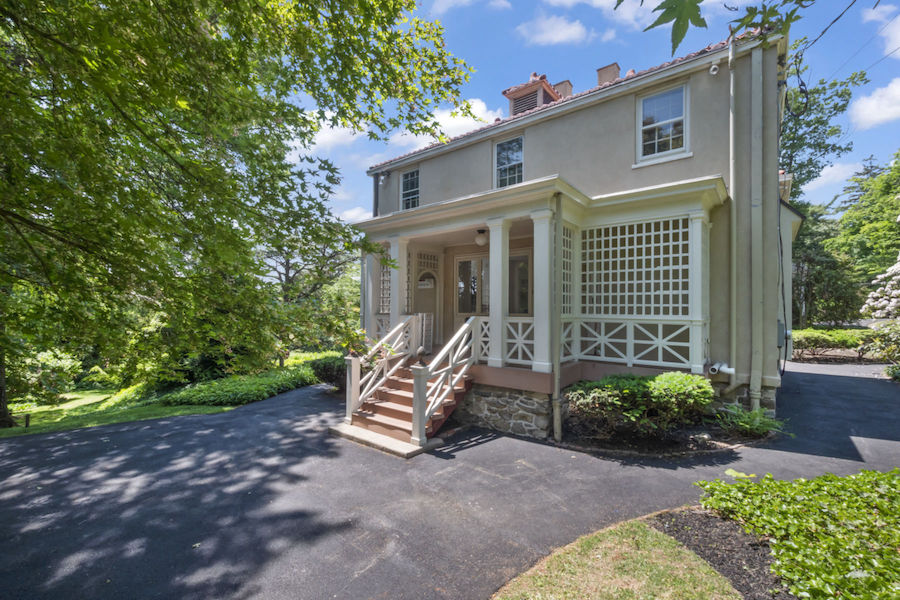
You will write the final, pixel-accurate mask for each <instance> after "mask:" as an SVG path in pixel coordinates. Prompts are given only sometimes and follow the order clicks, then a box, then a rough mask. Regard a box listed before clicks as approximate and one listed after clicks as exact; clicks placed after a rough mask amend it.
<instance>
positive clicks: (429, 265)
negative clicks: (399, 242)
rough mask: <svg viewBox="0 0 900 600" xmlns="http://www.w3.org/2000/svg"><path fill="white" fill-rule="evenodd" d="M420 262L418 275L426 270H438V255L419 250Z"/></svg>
mask: <svg viewBox="0 0 900 600" xmlns="http://www.w3.org/2000/svg"><path fill="white" fill-rule="evenodd" d="M416 259H417V263H418V270H417V271H416V274H417V275H421V274H422V273H423V272H425V271H431V272H432V273H435V274H437V272H438V255H437V254H432V253H431V252H419V253H418V255H417V256H416Z"/></svg>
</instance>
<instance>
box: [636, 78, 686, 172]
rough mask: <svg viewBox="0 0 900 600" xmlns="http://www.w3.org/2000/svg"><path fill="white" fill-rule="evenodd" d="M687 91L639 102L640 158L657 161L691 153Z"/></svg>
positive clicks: (677, 89) (670, 92)
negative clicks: (688, 143)
mask: <svg viewBox="0 0 900 600" xmlns="http://www.w3.org/2000/svg"><path fill="white" fill-rule="evenodd" d="M686 114H687V89H686V88H685V86H683V85H682V86H679V87H677V88H673V89H670V90H666V91H665V92H662V93H659V94H655V95H653V96H647V97H645V98H640V99H639V100H638V127H639V135H638V143H639V148H638V156H639V157H640V158H641V159H646V158H656V157H660V156H667V155H670V154H679V153H683V152H686V151H687V137H686V136H687V134H686V129H687V127H686V118H685V115H686Z"/></svg>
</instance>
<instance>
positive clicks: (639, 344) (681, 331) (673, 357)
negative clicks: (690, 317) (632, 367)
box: [634, 323, 691, 367]
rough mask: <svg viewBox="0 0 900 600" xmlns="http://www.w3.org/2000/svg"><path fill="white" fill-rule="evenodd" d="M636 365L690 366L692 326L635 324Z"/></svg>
mask: <svg viewBox="0 0 900 600" xmlns="http://www.w3.org/2000/svg"><path fill="white" fill-rule="evenodd" d="M634 363H635V364H648V365H649V364H653V365H661V366H679V367H686V366H690V364H691V328H690V326H689V325H681V324H678V323H634Z"/></svg>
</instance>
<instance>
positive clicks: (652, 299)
mask: <svg viewBox="0 0 900 600" xmlns="http://www.w3.org/2000/svg"><path fill="white" fill-rule="evenodd" d="M786 47H787V41H786V40H785V39H784V38H776V39H774V40H773V39H770V40H769V43H768V45H764V44H762V43H761V42H760V41H759V40H757V39H754V38H752V37H749V38H745V39H743V40H737V41H735V42H734V43H727V42H723V43H719V44H715V45H712V46H709V47H707V48H704V49H703V50H700V51H699V52H695V53H693V54H689V55H687V56H685V57H683V58H679V59H676V60H673V61H671V62H667V63H664V64H662V65H660V66H658V67H654V68H652V69H648V70H646V71H642V72H639V73H635V72H633V71H629V72H628V73H627V74H625V75H624V76H620V73H619V67H618V65H616V64H613V65H609V66H607V67H604V68H602V69H598V71H597V78H598V81H597V86H596V87H593V88H591V89H588V90H586V91H583V92H580V93H574V94H573V93H572V86H571V84H570V83H569V82H568V81H563V82H562V83H557V84H551V83H550V81H549V80H548V79H547V78H546V77H545V76H543V75H541V76H537V75H532V76H531V78H530V79H529V80H528V81H526V82H525V83H522V84H519V85H515V86H513V87H510V88H508V89H506V90H505V91H504V92H503V94H504V96H505V97H506V98H507V99H508V100H509V107H510V114H509V116H508V117H507V118H504V119H498V120H497V121H496V122H494V123H489V124H486V125H484V126H483V127H481V128H480V129H476V130H475V131H472V132H470V133H467V134H465V135H461V136H459V137H456V138H454V139H452V140H450V141H448V142H446V143H440V144H435V145H432V146H429V147H427V148H424V149H422V150H418V151H415V152H412V153H409V154H406V155H404V156H400V157H397V158H395V159H393V160H390V161H387V162H385V163H382V164H379V165H376V166H374V167H372V168H371V169H370V170H369V171H368V174H369V175H371V176H372V178H373V181H374V217H373V218H372V219H370V220H368V221H365V222H363V223H360V224H359V227H360V228H361V229H362V230H363V231H364V232H366V233H367V234H368V235H369V236H370V238H371V239H372V240H374V241H376V242H380V243H382V244H383V245H384V247H385V249H386V252H387V254H388V255H389V256H390V257H391V259H392V260H393V265H390V266H388V265H383V264H382V263H381V262H380V261H379V260H378V258H377V257H375V256H367V257H364V260H363V263H364V264H363V283H362V298H363V300H362V314H363V326H364V327H365V329H366V330H367V332H368V333H369V335H370V337H371V338H372V340H373V343H374V342H375V341H376V340H381V341H380V342H379V343H378V344H376V345H375V346H373V350H372V352H370V353H369V356H367V357H364V358H362V359H358V358H354V357H348V365H349V367H350V368H349V369H348V392H347V394H348V395H347V423H346V424H345V425H344V426H343V428H344V429H345V430H347V431H352V430H356V431H357V433H358V432H359V429H360V428H362V429H366V430H367V431H369V432H373V433H375V434H378V435H387V436H391V437H394V438H397V439H401V440H404V441H406V442H411V443H412V444H413V445H414V446H422V445H424V444H425V442H426V439H427V437H430V436H432V435H433V434H434V433H435V432H436V431H437V429H438V428H439V427H440V425H441V424H442V422H443V420H444V419H445V418H446V417H447V415H448V414H449V412H450V410H452V409H453V408H456V409H457V411H458V414H460V415H462V416H463V418H465V419H468V420H471V421H474V422H476V423H480V424H483V425H486V426H489V427H493V428H496V429H500V430H505V431H511V432H513V433H519V434H524V435H532V436H537V437H542V436H547V435H550V434H555V435H557V436H559V434H560V426H561V425H560V424H561V420H562V419H563V418H564V413H565V405H564V402H561V393H560V390H562V389H563V388H565V387H566V386H567V385H569V384H570V383H572V382H575V381H577V380H580V379H593V378H599V377H601V376H602V375H604V374H608V373H616V372H637V373H656V372H660V371H664V370H673V369H677V370H685V371H690V372H693V373H701V374H706V375H708V376H709V377H710V378H712V380H713V382H714V383H716V384H717V388H718V389H719V390H720V394H721V396H722V398H723V399H724V400H725V401H736V400H742V401H743V402H744V403H745V404H746V405H747V406H754V407H755V406H763V407H765V408H768V409H773V408H774V403H775V391H776V389H777V388H778V387H779V385H780V383H781V378H780V376H779V358H780V357H782V356H783V355H784V352H785V350H786V348H785V344H786V341H785V324H786V323H790V322H791V315H790V310H791V303H790V297H789V294H790V290H791V282H790V276H791V270H790V255H791V241H792V239H793V236H794V235H795V234H796V230H797V227H799V223H800V218H799V216H798V215H797V214H796V212H795V211H793V210H792V209H791V208H790V207H789V206H788V205H787V204H786V203H785V201H784V199H783V196H784V194H783V193H782V192H783V187H784V186H783V183H784V182H783V181H780V179H779V171H778V131H779V126H780V122H781V116H782V110H783V109H782V103H783V99H784V93H783V92H784V60H785V51H786ZM420 347H424V348H425V352H424V353H423V354H424V356H422V357H421V359H420V360H416V358H417V357H416V356H415V355H416V351H417V350H418V349H419V348H420ZM360 362H362V365H363V366H362V371H361V370H360Z"/></svg>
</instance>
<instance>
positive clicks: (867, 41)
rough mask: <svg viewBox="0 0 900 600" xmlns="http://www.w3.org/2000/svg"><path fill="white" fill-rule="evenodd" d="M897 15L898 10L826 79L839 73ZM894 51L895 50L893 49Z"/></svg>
mask: <svg viewBox="0 0 900 600" xmlns="http://www.w3.org/2000/svg"><path fill="white" fill-rule="evenodd" d="M897 17H900V12H898V13H897V14H896V15H894V16H893V17H891V20H890V21H888V22H887V23H885V24H884V25H882V26H881V29H879V30H878V31H876V32H875V33H874V34H872V37H870V38H869V39H868V40H866V42H865V43H864V44H863V45H862V46H860V47H859V48H857V49H856V52H854V53H853V54H851V55H850V56H849V57H847V60H845V61H844V62H842V63H841V65H840V66H839V67H838V68H837V69H835V70H834V72H833V73H832V74H831V75H829V76H828V78H827V79H831V78H832V77H834V76H835V75H837V74H838V73H840V71H841V69H843V68H844V67H845V66H847V63H849V62H850V61H851V60H853V58H854V57H855V56H856V55H857V54H859V53H860V52H862V50H863V48H865V47H866V46H868V45H869V44H871V43H872V40H874V39H875V38H877V37H878V36H879V35H881V32H882V31H884V30H885V29H886V28H887V26H888V25H890V24H891V23H893V22H894V21H896V20H897ZM894 52H896V50H894Z"/></svg>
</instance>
